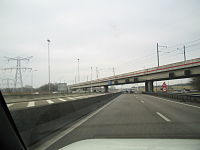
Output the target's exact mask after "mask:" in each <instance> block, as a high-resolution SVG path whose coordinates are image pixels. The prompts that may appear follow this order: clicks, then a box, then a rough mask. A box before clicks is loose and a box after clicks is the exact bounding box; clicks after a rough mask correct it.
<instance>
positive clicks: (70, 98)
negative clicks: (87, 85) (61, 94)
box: [67, 97, 76, 100]
mask: <svg viewBox="0 0 200 150" xmlns="http://www.w3.org/2000/svg"><path fill="white" fill-rule="evenodd" d="M67 98H68V99H71V100H76V98H73V97H67Z"/></svg>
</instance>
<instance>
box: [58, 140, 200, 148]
mask: <svg viewBox="0 0 200 150" xmlns="http://www.w3.org/2000/svg"><path fill="white" fill-rule="evenodd" d="M61 150H200V140H199V139H88V140H83V141H79V142H75V143H72V144H70V145H68V146H65V147H63V148H61Z"/></svg>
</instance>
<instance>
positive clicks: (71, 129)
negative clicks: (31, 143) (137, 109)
mask: <svg viewBox="0 0 200 150" xmlns="http://www.w3.org/2000/svg"><path fill="white" fill-rule="evenodd" d="M115 100H116V99H113V100H112V101H110V102H109V103H107V104H105V105H104V106H102V107H100V108H99V109H98V110H97V111H95V112H93V113H91V114H90V115H88V116H87V117H85V118H83V119H81V120H80V121H78V122H77V123H76V124H74V125H72V126H71V127H69V128H68V129H66V130H64V131H63V132H61V133H59V134H58V135H56V136H55V137H54V138H52V139H50V140H48V141H46V142H44V143H43V145H41V146H40V147H37V150H43V149H47V148H48V147H49V146H51V145H52V144H53V143H55V142H57V141H58V140H60V139H61V138H63V137H64V136H65V135H67V134H69V133H70V132H72V131H73V130H74V129H76V128H77V127H79V126H80V125H81V124H83V123H84V122H86V121H87V120H89V119H90V118H91V117H93V116H94V115H96V114H97V113H98V112H100V111H101V110H103V109H104V108H105V107H107V106H108V105H110V104H111V103H113V102H114V101H115Z"/></svg>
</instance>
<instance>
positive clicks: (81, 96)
mask: <svg viewBox="0 0 200 150" xmlns="http://www.w3.org/2000/svg"><path fill="white" fill-rule="evenodd" d="M76 98H78V99H80V98H88V97H86V96H78V97H76Z"/></svg>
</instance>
